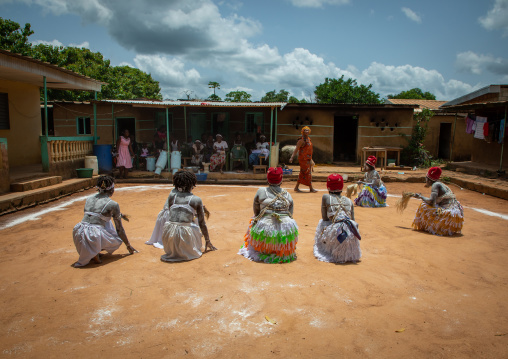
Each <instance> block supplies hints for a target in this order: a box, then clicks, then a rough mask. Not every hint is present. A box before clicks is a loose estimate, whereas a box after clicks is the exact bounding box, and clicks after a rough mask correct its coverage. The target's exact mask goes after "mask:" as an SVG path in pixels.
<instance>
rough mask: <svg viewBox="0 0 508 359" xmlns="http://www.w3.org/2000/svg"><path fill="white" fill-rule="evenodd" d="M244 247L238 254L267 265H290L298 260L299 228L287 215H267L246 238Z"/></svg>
mask: <svg viewBox="0 0 508 359" xmlns="http://www.w3.org/2000/svg"><path fill="white" fill-rule="evenodd" d="M244 242H245V243H244V245H243V246H242V248H240V251H239V252H238V254H241V255H242V256H244V257H246V258H248V259H250V260H252V261H255V262H265V263H289V262H292V261H294V260H296V243H297V242H298V226H297V225H296V222H295V220H294V219H292V218H291V217H289V216H287V215H272V214H269V215H268V214H267V215H265V216H264V217H262V218H261V219H260V220H259V221H258V222H256V223H255V224H253V219H251V220H250V223H249V228H248V229H247V233H245V236H244Z"/></svg>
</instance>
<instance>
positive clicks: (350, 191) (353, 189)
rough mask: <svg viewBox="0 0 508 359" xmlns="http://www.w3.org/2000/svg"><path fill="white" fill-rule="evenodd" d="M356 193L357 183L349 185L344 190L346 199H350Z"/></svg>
mask: <svg viewBox="0 0 508 359" xmlns="http://www.w3.org/2000/svg"><path fill="white" fill-rule="evenodd" d="M357 193H358V184H357V183H355V184H350V185H349V186H347V189H346V196H347V198H349V199H351V196H353V195H355V194H357Z"/></svg>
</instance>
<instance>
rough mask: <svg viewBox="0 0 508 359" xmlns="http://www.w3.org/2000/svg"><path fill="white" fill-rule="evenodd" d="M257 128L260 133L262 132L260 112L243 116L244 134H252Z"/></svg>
mask: <svg viewBox="0 0 508 359" xmlns="http://www.w3.org/2000/svg"><path fill="white" fill-rule="evenodd" d="M258 126H259V127H260V130H261V132H263V131H264V127H265V126H264V121H263V113H262V112H251V113H246V114H245V132H247V133H252V132H257V131H258Z"/></svg>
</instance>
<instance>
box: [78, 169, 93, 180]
mask: <svg viewBox="0 0 508 359" xmlns="http://www.w3.org/2000/svg"><path fill="white" fill-rule="evenodd" d="M76 172H77V173H78V178H92V176H93V168H78V169H76Z"/></svg>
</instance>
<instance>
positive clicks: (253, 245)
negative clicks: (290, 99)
mask: <svg viewBox="0 0 508 359" xmlns="http://www.w3.org/2000/svg"><path fill="white" fill-rule="evenodd" d="M305 146H307V144H306V145H305ZM300 147H301V146H300ZM295 152H296V151H295ZM375 165H376V158H375V157H374V156H370V157H369V158H368V159H367V161H366V162H365V170H366V173H365V178H364V180H363V181H359V182H358V183H359V184H363V188H362V190H361V192H360V194H359V195H358V197H357V198H356V199H355V202H354V204H353V201H352V200H351V199H350V198H348V197H347V196H344V195H343V194H342V192H343V188H344V181H343V178H342V176H341V175H340V174H331V175H329V176H328V179H327V183H326V187H327V189H328V193H326V194H324V195H323V196H322V199H321V219H320V220H319V223H318V225H317V228H316V233H315V236H314V255H315V257H316V258H317V259H318V260H321V261H324V262H332V263H346V262H352V263H356V262H358V261H360V259H361V257H362V252H361V249H360V240H361V235H360V232H359V228H358V224H357V223H356V221H355V213H354V205H357V206H360V207H386V197H387V193H386V187H385V186H384V184H383V182H382V181H381V178H380V176H379V174H378V172H377V171H376V169H375ZM440 176H441V169H440V168H439V167H432V168H430V169H429V171H428V173H427V176H426V184H425V187H431V194H430V197H424V196H422V195H421V194H418V193H416V194H414V195H413V197H415V198H419V199H421V200H422V203H421V204H420V206H419V207H418V210H417V211H416V215H415V218H414V220H413V224H412V226H413V228H414V229H416V230H420V231H426V232H429V233H432V234H435V235H441V236H450V235H453V234H455V233H460V232H461V229H462V226H463V222H464V212H463V209H462V206H461V205H460V203H459V202H458V201H457V199H456V198H455V195H454V194H453V192H452V191H451V190H450V188H449V187H448V186H446V185H445V184H444V183H442V182H441V181H440V180H439V179H440ZM282 179H283V170H282V168H280V167H276V168H273V167H271V168H269V170H268V172H267V181H268V186H267V187H262V188H259V189H258V191H257V192H256V195H255V196H254V201H253V209H254V216H253V217H252V218H251V220H250V222H249V225H248V229H247V232H246V234H245V236H244V240H243V245H242V247H241V249H240V251H239V252H238V254H240V255H243V256H244V257H246V258H248V259H250V260H252V261H257V262H265V263H287V262H292V261H294V260H295V259H296V245H297V243H298V225H297V223H296V221H295V220H294V219H293V208H294V207H293V199H292V197H291V195H290V194H289V193H288V192H287V191H286V190H284V189H283V188H281V184H282ZM196 183H197V180H196V175H195V174H194V173H193V172H191V171H186V170H180V171H178V172H176V173H175V175H174V176H173V185H174V189H172V190H171V192H170V194H169V197H168V199H167V201H166V203H165V205H164V207H163V209H162V210H161V211H160V213H159V215H158V217H157V220H156V223H155V228H154V230H153V233H152V236H151V238H150V239H149V240H148V241H147V242H146V244H149V245H153V246H154V247H157V248H162V249H164V254H163V255H162V256H161V261H164V262H178V261H187V260H192V259H197V258H199V257H201V256H202V254H203V253H204V252H208V251H213V250H216V248H215V247H214V246H213V244H212V243H211V241H210V236H209V234H208V229H207V226H206V220H205V217H206V216H205V213H206V212H207V210H206V208H205V206H204V205H203V202H202V201H201V199H200V198H199V197H198V196H196V195H194V194H193V193H192V190H193V188H194V187H195V186H196ZM302 183H303V182H302ZM97 188H98V193H97V194H95V195H93V196H90V197H89V198H88V199H87V200H86V203H85V209H84V211H85V214H84V217H83V220H82V221H81V222H80V223H78V224H77V225H76V226H75V227H74V231H73V238H74V244H75V246H76V249H77V251H78V253H79V259H78V261H77V262H76V263H74V266H75V267H81V266H85V265H87V264H88V263H89V262H90V261H93V262H95V263H100V262H101V259H100V257H101V254H100V252H101V251H102V250H104V251H106V252H108V253H113V252H114V251H115V250H116V249H118V248H119V247H120V246H121V244H122V243H124V244H125V245H126V246H127V249H128V251H129V253H131V254H132V253H134V252H136V250H135V249H134V248H133V247H132V246H131V245H130V243H129V240H128V238H127V235H126V233H125V230H124V228H123V226H122V218H124V219H125V216H123V215H122V213H121V211H120V207H119V205H118V203H116V202H115V201H113V200H112V199H111V196H112V195H113V193H114V189H115V185H114V179H113V178H111V177H109V176H101V177H99V179H98V181H97ZM296 189H298V188H296ZM111 219H113V221H114V223H115V226H116V231H115V229H114V228H113V226H112V223H111ZM202 237H204V238H205V246H204V250H203V249H202V248H203V245H202V239H201V238H202Z"/></svg>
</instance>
